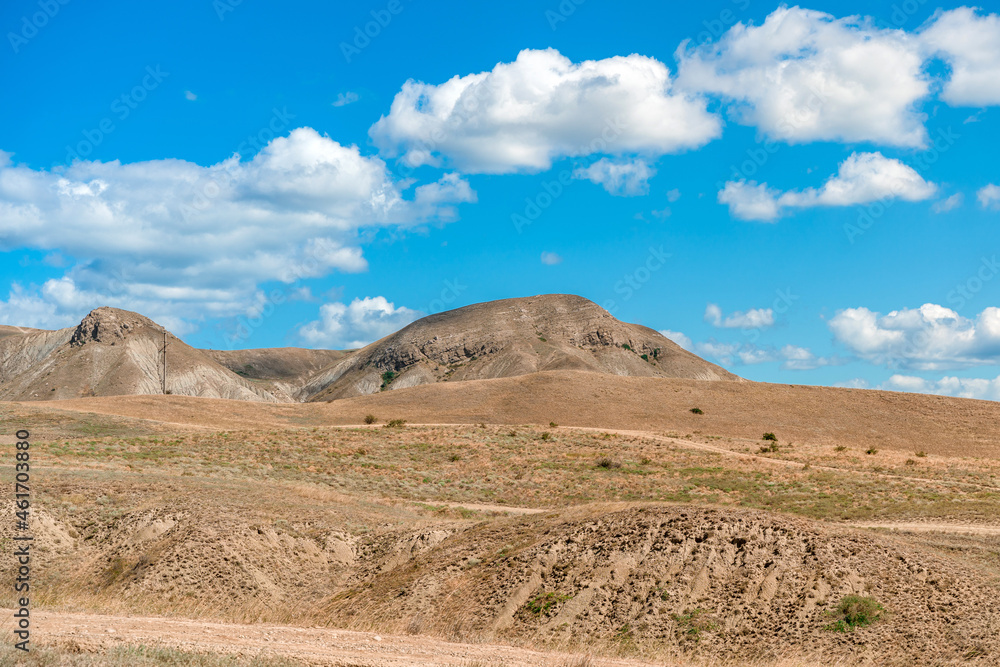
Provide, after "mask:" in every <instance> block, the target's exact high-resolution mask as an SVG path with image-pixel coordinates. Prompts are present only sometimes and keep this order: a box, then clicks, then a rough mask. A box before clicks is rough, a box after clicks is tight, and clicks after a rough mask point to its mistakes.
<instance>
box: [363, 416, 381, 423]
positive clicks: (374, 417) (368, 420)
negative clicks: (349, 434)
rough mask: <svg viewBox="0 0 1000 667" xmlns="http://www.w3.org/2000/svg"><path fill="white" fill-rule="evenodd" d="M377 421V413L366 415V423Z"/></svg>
mask: <svg viewBox="0 0 1000 667" xmlns="http://www.w3.org/2000/svg"><path fill="white" fill-rule="evenodd" d="M377 421H378V417H376V416H375V415H365V423H366V424H374V423H375V422H377Z"/></svg>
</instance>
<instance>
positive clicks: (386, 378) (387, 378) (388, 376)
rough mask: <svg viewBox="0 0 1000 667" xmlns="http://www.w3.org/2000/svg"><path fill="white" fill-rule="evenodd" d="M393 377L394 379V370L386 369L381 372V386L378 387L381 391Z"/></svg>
mask: <svg viewBox="0 0 1000 667" xmlns="http://www.w3.org/2000/svg"><path fill="white" fill-rule="evenodd" d="M395 379H396V372H395V371H386V372H385V373H382V386H381V388H380V389H381V390H382V391H385V388H386V387H388V386H389V385H390V384H392V381H393V380H395Z"/></svg>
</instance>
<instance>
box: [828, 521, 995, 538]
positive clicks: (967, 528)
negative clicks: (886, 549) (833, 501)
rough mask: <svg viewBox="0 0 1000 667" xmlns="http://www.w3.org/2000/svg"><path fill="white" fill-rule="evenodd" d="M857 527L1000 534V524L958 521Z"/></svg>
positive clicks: (912, 531) (919, 531) (904, 530)
mask: <svg viewBox="0 0 1000 667" xmlns="http://www.w3.org/2000/svg"><path fill="white" fill-rule="evenodd" d="M847 525H849V526H853V527H855V528H878V529H883V530H898V531H901V532H906V533H953V534H958V535H1000V526H977V525H975V524H956V523H851V524H847Z"/></svg>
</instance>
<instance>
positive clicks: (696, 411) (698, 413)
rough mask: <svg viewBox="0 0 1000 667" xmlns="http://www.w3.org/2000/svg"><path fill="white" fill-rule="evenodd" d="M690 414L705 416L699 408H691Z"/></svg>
mask: <svg viewBox="0 0 1000 667" xmlns="http://www.w3.org/2000/svg"><path fill="white" fill-rule="evenodd" d="M691 413H692V414H696V415H703V414H705V411H704V410H702V409H701V408H691Z"/></svg>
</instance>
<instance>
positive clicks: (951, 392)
mask: <svg viewBox="0 0 1000 667" xmlns="http://www.w3.org/2000/svg"><path fill="white" fill-rule="evenodd" d="M834 386H835V387H848V388H851V389H880V390H883V391H906V392H912V393H917V394H937V395H940V396H957V397H959V398H979V399H985V400H991V401H1000V376H998V377H996V378H994V379H992V380H991V379H989V378H960V377H954V376H945V377H942V378H938V379H936V380H928V379H926V378H922V377H917V376H915V375H900V374H895V375H893V376H892V377H890V378H889V379H888V380H886V381H885V382H883V383H881V384H879V385H876V386H875V387H872V385H871V383H870V382H868V380H865V379H864V378H854V379H853V380H847V381H846V382H838V383H836V384H835V385H834Z"/></svg>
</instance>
